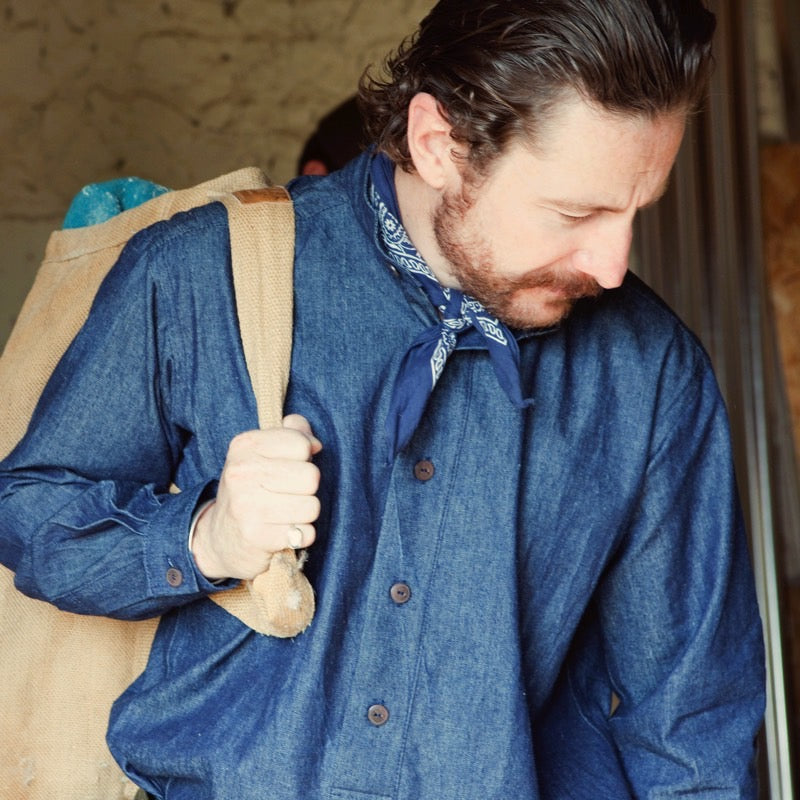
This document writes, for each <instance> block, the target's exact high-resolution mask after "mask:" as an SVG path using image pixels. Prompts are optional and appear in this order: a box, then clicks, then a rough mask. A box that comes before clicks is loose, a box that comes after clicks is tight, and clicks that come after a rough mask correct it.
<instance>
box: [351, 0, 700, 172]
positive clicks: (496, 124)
mask: <svg viewBox="0 0 800 800" xmlns="http://www.w3.org/2000/svg"><path fill="white" fill-rule="evenodd" d="M714 28H715V17H714V15H713V14H712V13H711V12H710V11H708V10H707V9H706V8H705V7H704V5H703V3H702V2H701V0H494V2H491V1H490V2H487V1H486V0H440V2H438V3H437V4H436V6H435V7H434V8H433V10H432V11H431V12H430V13H429V14H428V16H427V17H425V19H424V20H423V21H422V23H421V24H420V27H419V29H418V31H417V32H416V33H415V34H414V35H413V36H412V37H410V38H409V39H407V40H406V41H405V42H403V44H401V46H400V48H399V49H398V50H397V52H396V53H394V54H393V55H392V56H390V57H389V58H388V59H387V61H386V65H385V66H386V70H387V73H388V76H387V78H386V79H385V80H380V79H378V78H375V77H371V76H370V75H369V73H368V72H367V73H365V74H364V76H363V77H362V80H361V87H360V92H359V96H360V101H361V105H362V113H363V116H364V118H365V124H366V126H367V130H368V133H369V138H370V139H371V140H372V141H374V142H375V143H376V144H377V146H378V149H379V150H382V151H384V152H385V153H387V154H388V155H389V156H390V158H392V160H393V161H395V163H397V164H399V165H400V166H402V167H403V168H404V169H406V170H410V169H411V168H412V167H411V159H410V156H409V152H408V143H407V140H406V125H407V111H408V104H409V102H410V101H411V98H412V97H413V96H414V95H415V94H417V93H418V92H428V93H429V94H431V95H433V97H435V98H436V100H437V102H438V104H439V107H440V110H441V111H442V112H443V114H444V116H445V117H446V118H447V120H448V121H449V123H450V124H451V126H452V134H451V135H452V136H453V138H454V140H455V141H457V142H459V143H460V144H463V145H466V146H467V148H466V149H467V150H468V158H469V161H470V164H471V166H472V168H473V169H474V170H476V171H477V172H481V171H483V170H484V169H485V168H486V167H487V166H488V165H489V164H490V163H491V162H492V161H493V160H494V159H495V158H496V157H497V156H499V155H500V154H501V153H503V152H504V150H505V148H506V147H507V146H508V145H509V144H510V143H511V142H512V141H514V140H515V139H517V138H519V137H524V138H527V139H528V140H529V141H530V142H532V143H535V142H536V137H537V134H539V133H540V129H541V127H542V125H543V123H545V122H546V121H547V119H548V112H549V111H550V110H551V109H552V108H553V106H554V104H555V103H557V102H558V101H559V100H561V99H563V98H565V97H566V96H568V95H569V93H570V92H573V93H574V92H575V91H577V92H578V93H579V95H580V96H582V97H584V98H585V99H587V100H589V101H591V102H593V103H596V104H597V105H599V106H600V107H602V108H604V109H606V110H608V111H612V112H619V113H624V114H633V115H642V116H648V117H652V116H654V115H656V114H659V113H662V112H672V111H692V110H694V109H695V108H696V107H697V105H698V104H699V103H700V102H701V101H702V99H703V97H704V94H705V91H706V86H707V83H708V74H709V71H710V64H711V38H712V36H713V33H714Z"/></svg>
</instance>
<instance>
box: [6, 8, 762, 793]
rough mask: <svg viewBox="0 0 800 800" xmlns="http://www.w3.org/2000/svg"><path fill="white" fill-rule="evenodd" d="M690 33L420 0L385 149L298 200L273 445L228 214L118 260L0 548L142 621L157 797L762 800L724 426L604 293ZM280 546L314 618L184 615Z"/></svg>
mask: <svg viewBox="0 0 800 800" xmlns="http://www.w3.org/2000/svg"><path fill="white" fill-rule="evenodd" d="M712 31H713V17H712V16H711V15H710V14H709V13H708V12H707V11H706V10H705V9H704V8H703V7H702V5H701V3H700V2H699V0H685V1H683V2H669V1H668V0H613V1H612V0H602V1H601V0H539V1H538V2H533V0H508V2H493V3H486V2H482V1H479V0H441V2H439V3H438V4H437V5H436V7H435V8H434V9H433V10H432V11H431V13H430V14H429V16H428V17H427V18H426V19H425V20H424V21H423V22H422V24H421V27H420V30H419V32H418V34H417V36H416V37H415V38H414V39H413V40H411V41H410V42H407V43H406V44H405V45H404V46H403V47H401V49H400V50H399V51H398V53H397V54H396V55H395V56H394V57H393V59H392V60H391V61H390V62H389V64H388V66H389V75H388V77H387V78H386V80H385V81H384V82H380V81H369V80H367V81H365V82H364V85H363V87H362V99H363V101H364V107H365V112H366V113H365V117H366V119H367V120H368V123H369V125H370V130H371V134H372V138H373V140H374V141H375V142H376V150H373V151H372V152H370V153H367V154H365V155H364V156H362V157H360V158H358V159H356V160H355V161H354V162H352V163H351V164H350V165H348V166H347V167H346V168H345V169H343V170H342V171H340V172H336V173H334V174H333V175H330V176H328V177H324V178H301V179H299V180H297V181H296V182H294V183H293V184H291V186H290V190H291V193H292V195H293V198H294V202H295V207H296V213H297V237H296V245H297V246H296V259H295V301H296V309H295V325H294V351H293V357H292V373H291V382H290V386H289V393H288V398H287V404H286V405H287V409H286V410H287V413H288V414H289V416H288V417H287V419H286V420H285V424H284V427H283V428H281V429H274V430H267V431H253V430H252V429H253V428H254V427H256V414H255V403H254V398H253V396H252V391H251V388H250V384H249V381H248V377H247V373H246V368H245V365H244V361H243V356H242V353H241V347H240V342H239V338H238V330H237V326H236V321H235V316H234V302H233V298H232V289H231V285H230V276H229V271H227V270H226V269H225V266H226V264H227V261H228V256H227V246H228V242H227V228H226V220H225V214H224V211H223V210H222V209H221V207H219V206H218V205H212V206H209V207H206V208H202V209H199V210H196V211H193V212H190V213H189V214H186V215H182V216H180V217H178V218H176V219H174V220H172V221H171V222H169V223H166V224H161V225H158V226H155V227H154V228H153V229H151V230H148V231H146V232H145V233H143V234H142V235H140V236H139V237H137V238H136V239H135V240H134V241H133V242H132V243H131V244H130V245H129V247H128V248H127V249H126V251H125V252H124V253H123V255H122V256H121V258H120V261H119V263H118V264H117V266H116V267H115V269H114V270H113V271H112V273H111V275H110V277H109V278H108V280H107V281H106V284H105V285H104V287H103V289H102V290H101V293H100V295H99V298H98V303H97V305H96V307H95V309H94V311H93V313H92V315H91V317H90V320H89V322H88V324H87V326H86V327H85V328H84V330H83V331H82V332H81V334H80V335H79V337H78V338H77V340H76V342H75V344H74V346H73V347H72V348H71V349H70V351H69V352H68V353H67V355H66V356H65V358H64V360H63V361H62V363H61V365H60V366H59V368H58V370H57V371H56V373H55V376H54V378H53V380H52V381H51V383H50V385H49V386H48V388H47V390H46V391H45V393H44V395H43V399H42V402H41V404H40V407H39V409H38V411H37V414H36V416H35V418H34V421H33V423H32V425H31V429H30V431H29V432H28V434H27V436H26V438H25V439H24V440H23V442H22V443H21V445H20V447H19V448H18V449H17V450H16V451H15V453H13V454H12V455H11V456H10V457H9V458H8V459H7V460H6V462H5V463H4V465H3V470H4V471H3V472H2V482H1V483H0V497H2V501H1V502H2V505H1V506H0V512H1V514H0V540H1V541H2V542H3V545H2V556H3V559H4V561H5V563H8V564H9V565H10V566H12V567H13V568H14V569H15V570H16V574H17V582H18V585H19V587H20V588H21V589H22V590H23V591H25V592H27V593H29V594H31V595H33V596H36V597H41V598H44V599H46V600H49V601H50V602H53V603H56V604H57V605H59V606H61V607H64V608H68V609H71V610H74V611H79V612H82V613H91V614H109V615H114V616H121V617H129V618H138V617H143V616H147V615H154V614H162V615H164V616H163V618H162V621H161V624H160V627H159V631H158V634H157V637H156V640H155V642H154V645H153V651H152V656H151V659H150V663H149V665H148V667H147V669H146V671H145V672H144V674H143V675H142V676H141V678H140V679H139V680H137V681H136V682H135V683H134V684H133V685H132V686H131V687H130V688H129V690H128V691H127V692H126V693H125V694H124V695H123V696H122V697H121V698H120V699H119V701H118V702H117V703H116V705H115V707H114V709H113V712H112V715H111V720H110V726H109V743H110V747H111V749H112V752H113V753H114V754H115V756H116V758H117V759H118V761H119V763H120V764H121V765H122V767H123V768H124V769H125V770H126V772H127V773H128V774H129V775H131V776H132V777H133V778H134V780H136V781H137V783H139V784H140V785H141V786H143V787H144V788H145V789H146V790H147V791H148V792H149V793H150V794H151V795H153V796H156V797H166V798H192V799H193V800H202V799H204V798H214V800H220V799H224V798H237V799H241V800H247V798H256V797H258V798H263V797H269V798H293V800H294V799H296V798H328V799H330V800H366V799H367V798H375V799H376V800H377V799H378V798H380V799H382V800H383V799H388V798H397V799H398V800H399V799H400V798H402V799H403V800H406V799H407V798H414V800H441V798H458V800H469V799H470V798H475V799H476V800H478V799H479V800H486V798H508V797H520V798H568V797H569V798H575V797H579V798H593V800H596V798H619V797H626V796H635V797H652V798H655V797H677V796H685V795H693V796H694V795H696V796H699V797H709V798H710V797H714V798H718V797H726V798H728V797H730V798H733V797H754V796H755V778H754V774H753V748H754V744H753V742H754V738H755V736H756V734H757V732H758V730H759V725H760V720H761V715H762V711H763V703H764V687H763V682H764V674H763V662H762V644H761V634H760V623H759V618H758V613H757V608H756V603H755V598H754V592H753V586H752V580H751V576H750V570H749V565H748V555H747V546H746V541H745V535H744V532H743V529H742V522H741V516H740V512H739V508H738V502H737V498H736V492H735V487H734V480H733V474H732V467H731V456H730V448H729V442H728V431H727V423H726V419H725V413H724V409H723V405H722V402H721V399H720V397H719V393H718V390H717V388H716V384H715V381H714V378H713V376H712V373H711V370H710V367H709V363H708V359H707V357H706V355H705V354H704V352H703V351H702V349H701V347H700V346H699V345H698V343H697V341H696V340H695V338H694V337H693V336H692V335H691V334H690V333H689V332H687V331H686V329H685V328H684V327H683V326H682V325H681V324H680V322H679V321H678V320H677V319H676V318H675V317H674V316H673V315H672V314H671V313H670V312H669V311H668V310H667V309H666V308H665V307H664V306H663V304H662V303H660V301H658V300H657V299H656V298H655V297H654V296H653V295H652V293H651V292H650V291H649V290H648V289H646V288H645V287H644V286H643V285H642V284H641V282H639V281H638V280H637V279H636V278H634V277H633V276H631V275H630V274H628V273H627V258H628V251H629V247H630V241H631V226H632V222H633V218H634V215H635V214H636V212H637V210H638V209H639V208H642V207H644V206H646V205H648V204H650V203H653V202H655V201H656V200H657V199H658V198H659V196H660V195H661V194H662V193H663V191H664V189H665V187H666V185H667V181H668V176H669V172H670V169H671V166H672V164H673V161H674V158H675V155H676V152H677V150H678V147H679V144H680V141H681V137H682V135H683V131H684V124H685V120H686V117H687V114H688V113H690V112H691V110H692V109H693V108H694V107H695V105H696V103H697V102H698V100H699V99H700V98H701V97H702V94H703V91H704V88H705V82H706V77H707V72H708V66H709V58H710V56H709V42H710V39H711V35H712ZM173 481H175V482H176V483H178V485H180V486H181V487H182V488H183V491H182V492H181V494H179V495H177V496H175V495H170V494H169V492H168V487H169V485H170V483H171V482H173ZM190 531H191V537H189V535H188V534H189V532H190ZM188 539H190V542H191V543H190V544H189V543H187V540H188ZM287 543H291V544H292V545H294V546H301V547H304V548H308V551H309V560H308V563H307V567H306V571H307V574H308V576H309V578H310V580H311V583H312V584H313V586H314V588H315V592H316V596H317V612H316V616H315V619H314V621H313V623H312V625H311V626H310V628H309V629H308V630H307V631H305V632H304V633H302V634H301V635H299V636H297V637H296V638H295V639H292V640H281V639H274V638H269V637H263V636H259V635H257V634H255V633H253V632H252V631H249V630H248V629H247V628H245V627H244V626H243V625H242V624H241V623H240V622H239V621H238V620H236V619H234V618H233V617H231V616H230V615H228V614H227V613H226V612H225V611H224V610H222V609H221V608H220V607H219V606H217V605H216V604H214V603H212V602H209V601H208V600H207V599H206V596H207V595H210V594H212V593H215V592H223V591H225V590H226V589H228V588H230V587H232V586H234V585H236V583H237V582H238V580H239V579H246V578H251V577H253V576H255V575H257V574H258V573H260V572H261V571H262V570H263V569H264V566H265V565H266V564H267V563H268V561H269V558H270V554H271V553H272V552H275V551H277V550H280V549H282V548H284V547H286V545H287ZM168 572H169V574H170V576H171V578H170V580H167V573H168ZM176 575H178V576H180V579H179V580H177V579H176Z"/></svg>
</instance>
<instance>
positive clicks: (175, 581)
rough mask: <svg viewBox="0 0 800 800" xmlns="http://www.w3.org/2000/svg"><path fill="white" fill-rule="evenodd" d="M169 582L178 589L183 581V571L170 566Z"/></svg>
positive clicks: (168, 571)
mask: <svg viewBox="0 0 800 800" xmlns="http://www.w3.org/2000/svg"><path fill="white" fill-rule="evenodd" d="M167 583H168V584H169V585H170V586H172V588H173V589H177V588H178V587H179V586H180V585H181V584H182V583H183V573H182V572H181V571H180V570H179V569H175V567H170V568H169V569H168V570H167Z"/></svg>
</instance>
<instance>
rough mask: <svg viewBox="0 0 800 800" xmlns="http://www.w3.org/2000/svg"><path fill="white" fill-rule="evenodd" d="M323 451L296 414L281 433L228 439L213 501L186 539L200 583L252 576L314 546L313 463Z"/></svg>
mask: <svg viewBox="0 0 800 800" xmlns="http://www.w3.org/2000/svg"><path fill="white" fill-rule="evenodd" d="M321 449H322V444H321V442H320V441H319V440H318V439H317V438H316V437H315V436H314V434H313V433H312V432H311V426H310V425H309V424H308V421H307V420H306V419H305V418H304V417H301V416H300V415H299V414H291V415H289V416H288V417H285V418H284V420H283V427H282V428H269V429H267V430H255V431H248V432H247V433H242V434H240V435H239V436H237V437H235V438H234V439H233V441H232V442H231V443H230V446H229V447H228V455H227V458H226V459H225V465H224V467H223V469H222V475H221V476H220V480H219V490H218V492H217V497H216V500H215V501H214V502H213V503H212V504H211V505H209V506H208V507H207V508H206V509H205V510H204V511H203V513H202V514H201V515H200V518H199V519H198V521H197V525H196V527H195V532H194V538H193V540H192V554H193V555H194V559H195V563H196V564H197V567H198V569H199V570H200V572H202V573H203V575H205V577H206V578H208V579H209V580H215V579H217V578H242V579H251V578H254V577H255V576H256V575H258V574H260V573H261V572H263V571H264V570H265V569H266V567H267V565H268V564H269V562H270V559H271V557H272V554H273V553H275V552H277V551H279V550H284V549H286V548H287V547H289V546H293V547H308V545H310V544H311V543H312V542H313V541H314V538H315V536H316V532H315V530H314V525H313V523H314V522H315V521H316V519H317V517H318V516H319V510H320V506H319V499H318V498H317V496H316V493H317V490H318V488H319V478H320V476H319V469H318V468H317V467H316V466H315V465H314V464H312V463H311V458H312V457H313V456H314V455H316V454H317V453H318V452H319V451H320V450H321ZM295 529H297V530H295ZM298 530H299V532H300V533H299V534H298Z"/></svg>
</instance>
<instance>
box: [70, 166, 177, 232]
mask: <svg viewBox="0 0 800 800" xmlns="http://www.w3.org/2000/svg"><path fill="white" fill-rule="evenodd" d="M168 191H169V189H167V187H166V186H161V185H159V184H157V183H153V182H152V181H147V180H144V179H143V178H114V179H113V180H110V181H102V182H100V183H91V184H89V185H88V186H84V187H83V189H81V190H80V192H78V194H76V195H75V197H74V198H73V200H72V203H70V206H69V209H68V210H67V214H66V216H65V217H64V223H63V225H62V227H63V228H84V227H86V226H87V225H96V224H97V223H99V222H105V221H106V220H107V219H111V217H115V216H116V215H117V214H119V213H120V212H121V211H127V210H128V209H129V208H135V207H136V206H138V205H141V204H142V203H144V202H146V201H147V200H151V199H152V198H154V197H158V196H159V195H160V194H164V192H168Z"/></svg>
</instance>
